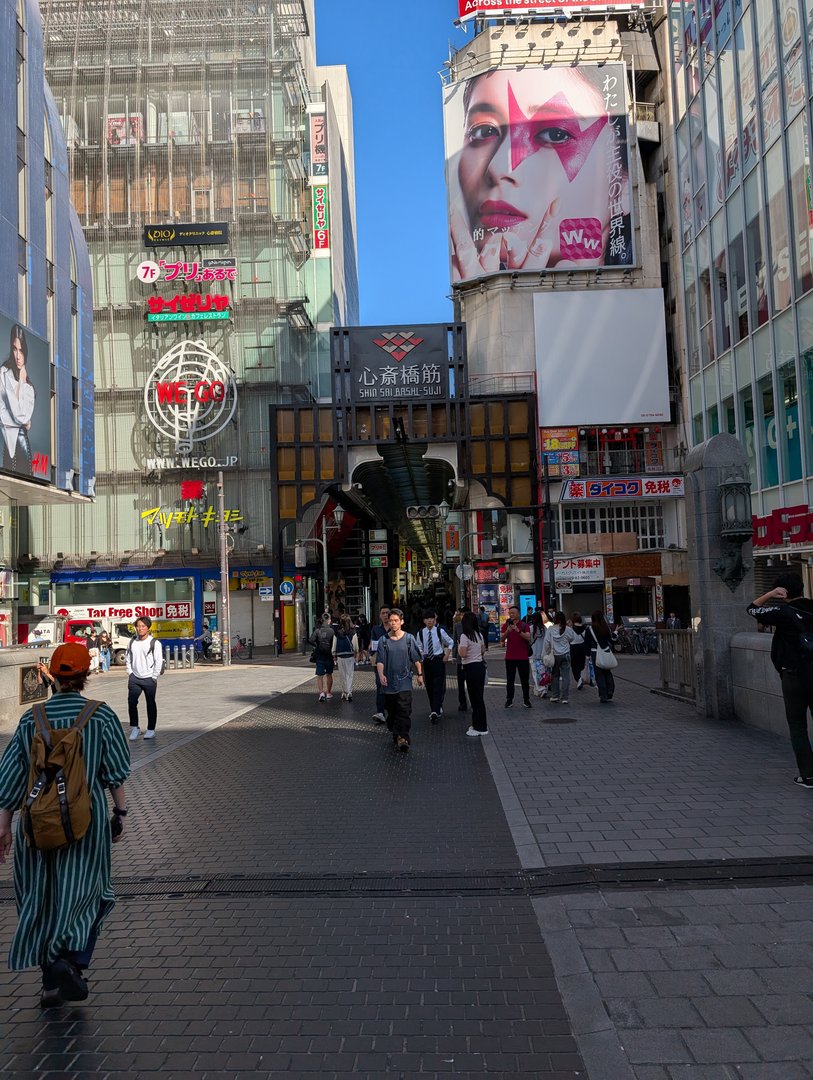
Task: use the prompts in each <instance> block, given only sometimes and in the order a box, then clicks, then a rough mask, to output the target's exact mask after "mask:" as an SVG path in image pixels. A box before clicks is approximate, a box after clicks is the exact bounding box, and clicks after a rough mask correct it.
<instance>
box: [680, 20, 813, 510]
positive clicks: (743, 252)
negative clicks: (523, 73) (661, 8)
mask: <svg viewBox="0 0 813 1080" xmlns="http://www.w3.org/2000/svg"><path fill="white" fill-rule="evenodd" d="M669 27H670V36H671V61H672V78H673V82H674V94H673V102H674V110H675V115H674V122H675V127H676V154H677V167H678V184H679V188H678V190H679V192H680V204H681V205H680V209H679V215H680V222H681V227H680V230H679V236H680V238H681V242H682V256H681V265H682V273H683V289H684V298H685V300H684V313H685V323H686V325H685V342H684V344H685V349H686V355H687V358H688V375H689V402H690V411H691V437H692V439H693V440H694V441H695V442H698V441H700V440H702V439H704V438H708V437H710V436H711V435H714V434H716V433H717V432H719V431H727V432H730V433H732V434H734V435H736V436H737V437H738V438H739V439H740V440H741V442H742V443H743V445H744V446H745V449H746V453H747V455H748V460H749V467H750V471H751V479H752V482H753V484H754V486H755V488H757V489H758V490H762V491H766V492H767V491H768V489H775V490H776V492H777V494H776V496H774V497H772V498H773V504H774V505H778V504H781V503H782V502H783V501H784V500H783V497H782V487H783V486H784V485H787V484H797V483H798V481H800V480H803V479H807V480H808V483H809V482H810V480H811V476H812V474H813V444H812V443H811V430H812V427H813V412H811V409H812V408H813V297H812V296H811V290H813V193H812V192H811V176H810V145H811V126H810V125H811V96H810V95H811V89H812V86H811V74H813V0H723V2H722V3H716V4H708V3H706V2H705V0H697V3H695V2H693V0H684V2H682V3H681V2H677V3H673V4H672V5H671V9H670V19H669ZM797 492H798V488H797ZM796 497H798V494H797V496H796Z"/></svg>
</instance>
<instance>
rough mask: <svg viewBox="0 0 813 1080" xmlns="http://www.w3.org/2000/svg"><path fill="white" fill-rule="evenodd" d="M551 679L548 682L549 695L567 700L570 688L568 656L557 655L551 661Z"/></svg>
mask: <svg viewBox="0 0 813 1080" xmlns="http://www.w3.org/2000/svg"><path fill="white" fill-rule="evenodd" d="M552 675H553V681H552V682H551V684H550V690H551V695H552V696H553V697H560V698H561V699H562V701H566V700H567V695H568V691H569V690H570V657H569V656H557V657H556V658H555V660H554V663H553V672H552Z"/></svg>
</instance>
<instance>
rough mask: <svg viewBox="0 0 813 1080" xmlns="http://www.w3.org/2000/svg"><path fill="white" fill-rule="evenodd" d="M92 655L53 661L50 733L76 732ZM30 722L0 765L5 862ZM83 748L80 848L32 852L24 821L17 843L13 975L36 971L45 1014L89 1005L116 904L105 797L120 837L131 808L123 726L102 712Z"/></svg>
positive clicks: (23, 781) (68, 653)
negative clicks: (90, 974)
mask: <svg viewBox="0 0 813 1080" xmlns="http://www.w3.org/2000/svg"><path fill="white" fill-rule="evenodd" d="M89 666H90V657H89V655H88V651H87V649H86V648H85V647H84V646H83V645H76V644H69V645H60V646H59V648H58V649H56V650H55V651H54V654H53V656H52V657H51V665H50V670H51V674H52V675H53V676H54V678H55V679H56V693H55V694H54V696H53V697H52V698H51V699H50V700H49V701H48V703H47V716H48V723H49V725H50V726H51V727H52V728H54V729H62V728H68V727H71V725H72V724H73V722H74V720H75V719H76V718H77V716H78V715H79V713H80V712H81V711H82V709H83V707H84V705H85V703H86V699H85V698H84V697H82V693H81V692H82V690H84V687H85V682H86V681H87V677H88V668H89ZM33 737H34V718H33V715H32V712H31V710H30V709H29V710H28V711H27V712H26V713H24V714H23V716H22V718H21V720H20V723H19V725H18V727H17V730H16V732H15V733H14V736H13V737H12V739H11V742H10V743H9V744H8V746H7V747H6V751H5V753H4V754H3V757H2V759H0V862H5V858H6V856H7V855H8V853H9V851H10V849H11V844H12V832H11V819H12V816H13V814H14V811H15V810H18V809H19V808H20V806H21V805H22V802H23V799H24V797H25V794H26V791H27V787H28V769H29V762H30V753H31V742H32V739H33ZM82 744H83V745H82V750H83V755H84V760H85V768H86V771H87V783H88V793H89V795H90V800H91V823H90V828H89V829H88V831H87V833H86V834H85V835H84V836H83V837H82V839H81V840H79V841H77V842H76V843H74V844H71V845H70V846H69V847H65V848H60V849H59V850H54V851H42V852H40V851H37V850H35V849H34V848H30V847H29V846H28V845H27V843H26V840H25V837H24V835H23V830H22V828H21V826H20V823H19V822H18V825H17V836H16V838H15V839H14V891H15V896H16V900H17V915H18V917H19V922H18V925H17V930H16V933H15V934H14V938H13V940H12V942H11V949H10V951H9V967H11V969H12V970H14V971H20V970H22V969H23V968H30V967H36V966H40V967H41V968H42V973H43V976H42V987H43V989H42V998H41V1004H42V1005H43V1006H44V1007H45V1006H49V1005H59V1004H62V1003H63V1002H64V1001H83V1000H84V999H85V998H86V997H87V996H88V988H87V981H86V979H85V978H84V975H83V974H82V973H83V971H84V970H85V968H87V967H88V966H89V964H90V958H91V954H92V952H93V947H94V945H95V944H96V937H97V935H98V933H99V930H100V929H101V926H102V923H103V922H104V920H105V919H106V918H107V916H108V915H109V914H110V912H111V911H112V909H113V906H114V904H115V897H114V895H113V886H112V882H111V876H110V862H111V858H110V854H111V853H110V843H111V827H110V823H109V821H108V816H107V799H106V798H105V789H109V790H110V792H111V794H112V797H113V803H114V810H113V813H114V815H115V820H116V822H117V823H118V824H117V826H116V830H115V831H117V832H118V833H119V835H120V834H121V829H120V826H123V825H124V817H125V816H126V814H127V808H126V806H125V801H124V781H125V780H126V779H127V777H128V776H129V775H130V751H129V748H128V746H127V740H126V738H125V737H124V733H123V732H122V728H121V723H120V722H119V718H118V717H117V716H116V714H115V713H114V712H113V710H112V709H111V708H110V707H109V706H108V705H104V704H101V705H99V707H98V708H97V710H96V712H94V714H93V715H92V716H91V718H90V720H89V721H88V723H87V725H86V726H85V728H84V730H83V732H82Z"/></svg>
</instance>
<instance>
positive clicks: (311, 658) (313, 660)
mask: <svg viewBox="0 0 813 1080" xmlns="http://www.w3.org/2000/svg"><path fill="white" fill-rule="evenodd" d="M308 663H309V664H315V663H316V649H314V650H313V652H312V653H311V654H310V656H309V657H308Z"/></svg>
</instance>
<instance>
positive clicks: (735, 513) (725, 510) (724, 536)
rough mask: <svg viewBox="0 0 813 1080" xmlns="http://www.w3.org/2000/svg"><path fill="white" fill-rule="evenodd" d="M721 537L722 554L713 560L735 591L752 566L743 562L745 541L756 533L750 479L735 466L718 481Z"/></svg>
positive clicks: (722, 576) (718, 572)
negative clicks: (720, 481)
mask: <svg viewBox="0 0 813 1080" xmlns="http://www.w3.org/2000/svg"><path fill="white" fill-rule="evenodd" d="M718 490H719V493H720V539H721V540H722V554H721V556H720V558H719V559H718V560H717V562H716V563H715V564H714V572H715V573H716V574H717V576H718V577H719V578H720V580H721V581H722V582H723V583H724V584H725V585H727V586H728V588H729V589H731V591H732V592H736V590H737V588H738V586H739V585H740V583H741V581H742V579H743V578H744V577H745V575H746V574H747V573H748V571H749V570H750V569H751V567H750V564H746V563H744V562H743V558H742V549H743V545H744V544H747V543H749V541H750V540H751V539H752V538H753V535H754V526H753V520H752V517H751V482H750V480H748V478H747V477H745V476H744V475H743V474H742V473H741V472H740V467H735V468H734V469H733V470H732V471H731V472H729V474H728V476H727V477H726V479H725V480H723V482H722V483H721V484H720V485H719V489H718Z"/></svg>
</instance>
